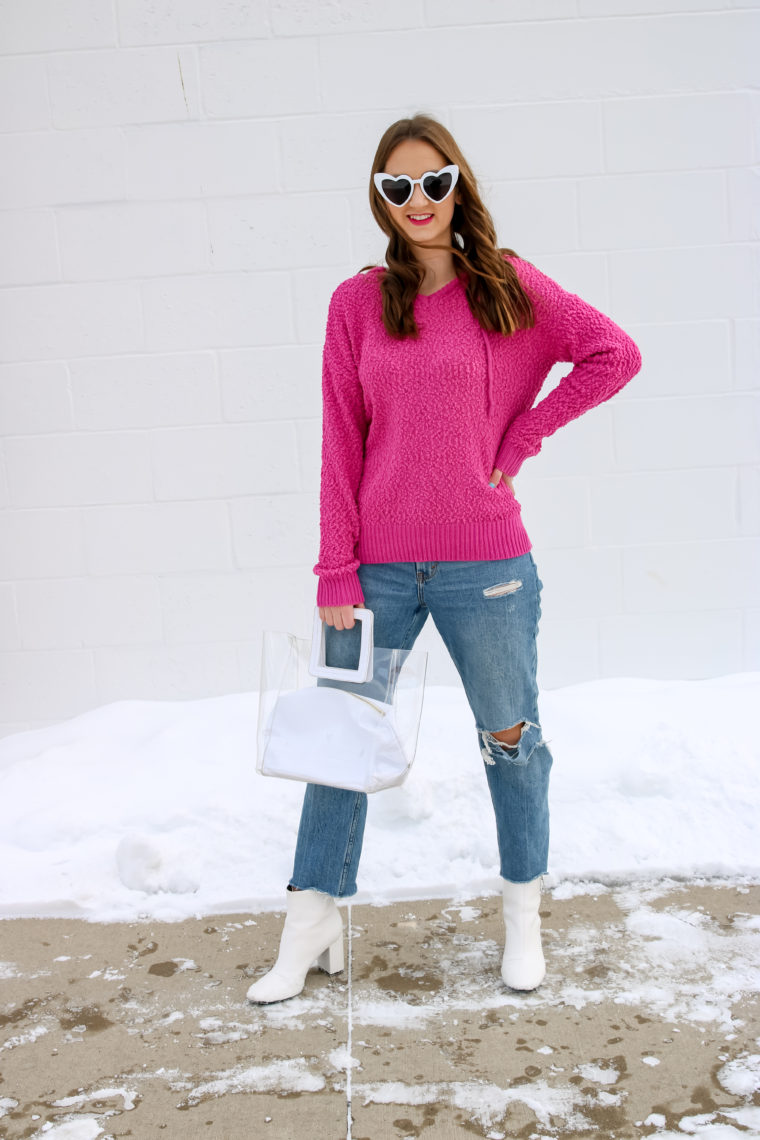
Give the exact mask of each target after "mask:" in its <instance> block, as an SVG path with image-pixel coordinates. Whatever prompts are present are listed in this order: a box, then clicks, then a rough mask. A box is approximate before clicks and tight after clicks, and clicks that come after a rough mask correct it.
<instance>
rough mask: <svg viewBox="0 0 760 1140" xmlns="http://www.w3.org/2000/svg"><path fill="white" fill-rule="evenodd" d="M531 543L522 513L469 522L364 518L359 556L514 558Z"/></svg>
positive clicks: (395, 559)
mask: <svg viewBox="0 0 760 1140" xmlns="http://www.w3.org/2000/svg"><path fill="white" fill-rule="evenodd" d="M531 547H532V544H531V541H530V539H529V538H528V532H527V531H526V529H525V527H524V526H523V523H522V519H521V518H520V515H519V514H514V515H511V516H509V517H508V518H505V519H497V520H495V521H484V522H476V521H474V522H468V523H462V522H452V523H368V522H366V521H362V525H361V531H360V533H359V541H358V543H357V545H356V557H357V558H358V559H359V561H360V562H430V561H435V560H438V561H441V562H460V561H467V562H470V561H472V562H480V561H483V560H485V559H490V558H514V557H516V556H517V555H518V554H526V553H527V552H528V551H529V550H530V549H531Z"/></svg>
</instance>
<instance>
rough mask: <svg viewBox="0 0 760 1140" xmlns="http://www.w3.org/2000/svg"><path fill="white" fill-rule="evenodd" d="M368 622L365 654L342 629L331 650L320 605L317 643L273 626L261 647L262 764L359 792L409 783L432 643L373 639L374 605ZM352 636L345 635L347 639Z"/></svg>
mask: <svg viewBox="0 0 760 1140" xmlns="http://www.w3.org/2000/svg"><path fill="white" fill-rule="evenodd" d="M354 617H355V618H356V619H357V621H358V622H360V623H361V627H360V628H361V644H360V646H359V660H358V664H357V665H356V666H350V665H347V664H338V663H337V659H341V658H342V659H343V660H344V661H345V660H346V659H350V658H351V657H352V658H353V660H355V659H356V638H349V634H350V633H351V631H350V630H333V633H332V637H331V643H330V644H331V656H332V655H333V654H334V655H335V656H336V661H335V662H333V663H332V664H327V663H326V659H325V625H326V623H325V622H323V621H322V619H321V618H320V616H319V607H318V606H315V607H314V630H313V635H312V639H311V642H309V641H308V640H307V639H305V638H300V637H295V636H294V635H293V634H291V633H279V632H276V631H273V630H265V631H264V635H263V642H262V654H261V683H260V687H259V718H258V727H257V739H256V745H257V759H256V770H257V771H258V772H259V773H261V775H262V776H279V777H281V778H284V779H287V780H305V781H307V782H308V783H312V784H326V785H328V786H330V787H334V788H347V789H349V790H351V791H356V792H379V791H381V790H382V789H383V788H391V787H394V786H395V785H397V784H401V783H403V781H404V780H405V779H406V777H407V775H408V773H409V769H410V768H411V766H412V762H413V761H414V756H415V753H416V751H417V737H418V734H419V727H420V719H421V716H422V700H423V695H424V688H425V675H426V672H427V657H428V655H427V652H426V651H425V650H419V649H387V648H383V647H380V646H377V645H375V644H374V613H373V612H372V610H369V609H366V608H361V609H355V610H354ZM341 639H343V640H341Z"/></svg>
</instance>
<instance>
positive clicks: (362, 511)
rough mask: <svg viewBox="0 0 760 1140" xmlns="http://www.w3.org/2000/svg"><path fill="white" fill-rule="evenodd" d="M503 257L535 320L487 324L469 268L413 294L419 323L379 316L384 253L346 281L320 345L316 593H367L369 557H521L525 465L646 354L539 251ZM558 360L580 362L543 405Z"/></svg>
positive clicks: (338, 596) (345, 598)
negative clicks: (498, 327)
mask: <svg viewBox="0 0 760 1140" xmlns="http://www.w3.org/2000/svg"><path fill="white" fill-rule="evenodd" d="M504 256H505V257H508V260H509V261H510V262H511V263H512V264H513V265H514V267H515V269H516V270H517V273H518V276H519V278H520V281H521V282H522V284H523V286H524V287H525V288H526V291H527V292H528V295H529V297H530V298H531V301H532V303H533V308H534V313H535V320H536V323H535V325H534V327H533V328H531V329H521V330H519V331H518V332H515V333H513V334H512V335H511V336H504V335H502V334H501V333H498V332H489V331H486V330H485V329H483V328H481V326H480V324H479V323H478V321H477V320H476V318H475V317H474V315H473V314H472V312H471V311H470V307H469V305H468V303H467V296H466V292H465V286H464V282H463V279H462V278H461V277H459V276H457V277H455V278H454V280H453V281H450V282H449V283H448V284H447V285H444V286H443V287H442V288H440V289H438V290H437V291H436V292H435V293H431V294H429V295H428V296H425V295H423V294H418V295H417V296H416V298H415V301H414V315H415V319H416V321H417V325H418V327H419V330H420V335H419V339H417V340H415V339H413V338H412V337H407V338H405V339H403V340H397V339H396V338H394V337H392V336H391V335H390V334H389V333H388V332H387V330H386V328H385V326H384V324H383V319H382V297H381V294H380V284H379V282H380V277H381V274H382V273H383V272H384V270H383V268H382V267H380V266H378V267H376V268H374V269H373V270H370V271H369V272H367V273H357V274H355V275H354V276H353V277H349V278H347V279H346V280H345V281H342V282H341V283H340V285H338V286H337V288H336V289H335V291H334V292H333V294H332V297H331V298H330V304H329V308H328V315H327V330H326V334H325V342H324V350H323V354H322V400H323V413H322V475H321V488H320V550H319V562H318V563H317V564H316V566H314V573H315V574H317V575H318V576H319V583H318V587H317V605H318V606H342V605H350V604H356V603H358V602H363V601H364V593H363V591H362V588H361V583H360V581H359V577H358V575H357V573H356V571H357V569H358V567H359V566H360V565H361V564H362V563H365V562H366V563H369V562H401V561H437V560H444V561H445V560H448V561H452V560H455V561H459V560H481V559H491V558H512V557H514V556H516V555H518V554H525V553H526V552H527V551H529V550H530V549H531V546H532V544H531V541H530V539H529V538H528V534H527V532H526V530H525V527H524V526H523V522H522V518H521V513H520V504H519V502H518V501H517V498H516V497H515V495H514V493H513V492H512V491H511V490H510V488H509V486H508V484H507V483H505V482H504V480H500V481H499V483H498V484H497V486H496V488H495V489H494V488H491V487H490V486H489V479H490V477H491V472H492V471H493V469H494V468H498V469H499V470H500V471H502V472H503V473H504V475H516V474H517V473H518V471H519V470H520V468H521V466H522V464H523V461H524V460H525V459H527V458H528V457H529V456H532V455H536V454H537V453H538V452H539V451H540V450H541V444H542V441H543V440H544V439H545V438H546V436H549V435H552V434H553V433H554V432H555V431H557V429H558V428H560V427H562V426H563V424H566V423H568V422H569V421H570V420H573V419H576V418H577V417H578V416H580V415H582V413H583V412H585V411H588V409H589V408H593V407H595V406H596V405H597V404H601V403H602V402H603V401H604V400H608V399H609V398H610V397H611V396H614V394H615V393H616V392H618V391H619V390H620V389H621V388H622V387H623V385H624V384H626V383H627V382H628V381H629V380H630V379H631V378H632V377H633V376H635V375H636V373H637V372H638V371H639V369H640V368H641V355H640V353H639V350H638V348H637V346H636V344H635V343H634V341H633V340H632V339H631V337H630V336H628V334H627V333H625V332H624V331H623V330H622V329H621V328H620V327H619V326H618V325H617V324H615V322H614V321H613V320H611V319H610V318H609V317H608V316H605V314H604V313H601V312H600V311H599V310H598V309H595V308H594V307H593V306H592V305H589V304H588V303H587V302H585V301H583V300H582V299H581V298H580V297H578V296H577V295H576V294H574V293H568V292H567V291H566V290H565V289H563V288H562V287H561V286H560V285H559V284H558V283H557V282H556V281H554V280H553V279H552V278H551V277H547V276H546V274H544V273H542V272H541V271H540V270H538V269H536V267H535V266H534V265H532V264H531V263H530V262H528V261H524V260H522V259H521V258H518V257H511V256H509V255H506V254H505V255H504ZM558 361H572V362H573V364H574V367H573V368H572V370H571V371H570V372H568V374H567V375H566V376H564V377H562V379H561V380H560V381H559V383H558V384H557V386H556V387H555V388H554V389H553V390H552V391H551V392H549V394H548V395H547V396H546V397H545V398H544V399H543V400H541V401H540V402H539V403H537V404H536V405H535V407H534V406H533V405H534V401H535V400H536V397H537V396H538V394H539V392H540V390H541V386H542V384H543V382H544V380H545V379H546V377H547V375H548V373H549V371H550V370H551V368H552V367H553V365H554V364H556V363H557V362H558Z"/></svg>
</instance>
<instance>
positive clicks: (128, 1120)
mask: <svg viewBox="0 0 760 1140" xmlns="http://www.w3.org/2000/svg"><path fill="white" fill-rule="evenodd" d="M500 901H501V900H500V898H499V896H498V895H496V894H493V895H491V896H487V897H481V898H474V899H464V900H463V899H461V898H460V899H457V900H455V901H452V900H446V899H433V900H426V901H420V902H402V903H394V904H392V905H389V906H370V905H358V904H357V905H350V906H349V905H348V904H343V905H342V906H341V910H342V913H343V918H344V922H345V923H346V928H347V939H346V967H347V968H346V970H345V971H344V972H343V973H342V974H337V975H334V976H332V977H330V976H328V975H326V974H323V973H321V972H320V971H318V970H317V969H316V968H314V969H312V970H311V971H310V973H309V975H308V977H307V982H306V987H305V989H304V991H303V993H302V994H300V995H299V996H298V997H296V998H291V999H290V1000H288V1001H286V1002H281V1003H278V1004H276V1005H270V1006H254V1005H251V1004H250V1003H248V1002H247V1001H246V999H245V993H246V990H247V988H248V986H249V985H250V983H251V979H253V978H255V977H258V976H260V975H261V974H262V973H264V972H265V971H266V970H267V969H268V968H269V967H270V966H271V965H272V963H273V961H274V958H275V956H276V951H277V946H278V943H279V935H280V931H281V928H282V922H283V917H284V910H283V912H281V913H278V914H272V913H266V914H238V915H230V914H226V915H217V916H212V917H204V918H199V919H192V920H186V921H182V922H174V923H165V922H156V921H154V920H151V921H146V922H129V923H113V924H106V923H92V922H86V921H81V920H73V919H71V920H69V919H28V918H23V919H22V918H19V919H5V920H2V921H0V1136H2V1137H7V1140H20V1138H21V1137H37V1136H40V1137H42V1136H44V1137H46V1138H47V1140H99V1138H103V1140H106V1138H108V1137H112V1138H116V1137H123V1136H132V1137H138V1138H140V1140H142V1138H148V1137H153V1136H159V1135H161V1136H169V1137H174V1136H177V1137H182V1138H183V1140H185V1138H188V1137H189V1138H194V1137H201V1136H202V1137H208V1138H213V1140H217V1138H218V1140H238V1138H241V1140H242V1138H243V1137H246V1138H249V1137H255V1138H258V1137H299V1138H300V1137H309V1138H310V1140H312V1138H313V1140H318V1138H322V1137H325V1138H329V1140H342V1138H344V1137H349V1138H350V1140H385V1138H388V1140H391V1138H392V1140H397V1138H398V1140H404V1138H407V1137H418V1136H424V1137H430V1138H431V1140H438V1138H441V1140H445V1138H449V1137H451V1138H453V1137H466V1136H478V1137H488V1138H490V1140H502V1138H506V1137H515V1136H517V1137H525V1138H526V1140H546V1138H548V1137H554V1136H562V1137H605V1138H606V1137H610V1138H624V1137H625V1138H627V1137H641V1136H655V1137H675V1136H679V1137H683V1136H684V1135H685V1134H691V1135H697V1136H699V1135H703V1136H704V1137H705V1138H708V1137H709V1138H712V1137H713V1136H714V1137H720V1140H725V1138H728V1137H732V1136H737V1137H746V1136H760V1091H759V1090H760V1016H759V1007H758V991H759V990H760V918H759V917H758V915H760V886H759V885H757V884H756V883H752V882H749V881H741V882H734V883H731V884H726V883H711V882H705V881H701V882H699V883H690V884H683V883H676V882H673V881H670V880H665V881H659V882H651V883H646V884H638V885H629V886H622V887H616V888H609V887H604V886H602V885H601V884H576V885H575V886H568V885H562V884H560V886H558V887H557V888H555V890H554V891H548V892H546V893H545V894H544V896H543V900H542V906H541V914H542V931H543V942H544V949H545V954H546V959H547V977H546V979H545V981H544V983H543V984H542V985H541V987H540V988H539V989H538V990H536V991H534V992H532V993H529V994H519V993H516V992H514V991H510V990H508V989H506V987H505V986H504V984H503V982H502V981H501V977H500V974H499V968H500V962H501V953H502V948H503V934H502V932H503V923H502V919H501V911H500ZM283 908H284V901H283ZM349 935H350V937H349Z"/></svg>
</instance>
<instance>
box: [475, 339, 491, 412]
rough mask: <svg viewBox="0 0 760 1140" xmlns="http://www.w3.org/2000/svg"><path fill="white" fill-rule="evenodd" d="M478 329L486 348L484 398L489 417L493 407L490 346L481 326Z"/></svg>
mask: <svg viewBox="0 0 760 1140" xmlns="http://www.w3.org/2000/svg"><path fill="white" fill-rule="evenodd" d="M478 328H479V329H480V331H481V333H482V334H483V340H484V342H485V346H486V374H487V377H488V391H487V396H486V412H487V414H488V415H489V416H490V414H491V407H492V405H493V361H492V360H491V346H490V344H489V343H488V336H487V334H486V330H485V329H484V328H483V326H482V325H478Z"/></svg>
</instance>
